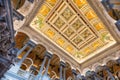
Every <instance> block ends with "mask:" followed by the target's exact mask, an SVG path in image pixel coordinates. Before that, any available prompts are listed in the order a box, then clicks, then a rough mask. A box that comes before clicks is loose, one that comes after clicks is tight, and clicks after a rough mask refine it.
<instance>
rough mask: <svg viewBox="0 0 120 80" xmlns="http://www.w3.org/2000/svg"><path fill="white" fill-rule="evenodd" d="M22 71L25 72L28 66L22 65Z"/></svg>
mask: <svg viewBox="0 0 120 80" xmlns="http://www.w3.org/2000/svg"><path fill="white" fill-rule="evenodd" d="M20 68H21V69H22V70H27V68H28V66H27V65H26V64H25V63H22V65H21V67H20Z"/></svg>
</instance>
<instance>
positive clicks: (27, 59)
mask: <svg viewBox="0 0 120 80" xmlns="http://www.w3.org/2000/svg"><path fill="white" fill-rule="evenodd" d="M26 60H29V61H30V62H31V65H33V63H34V62H33V60H32V59H31V58H28V57H27V58H26Z"/></svg>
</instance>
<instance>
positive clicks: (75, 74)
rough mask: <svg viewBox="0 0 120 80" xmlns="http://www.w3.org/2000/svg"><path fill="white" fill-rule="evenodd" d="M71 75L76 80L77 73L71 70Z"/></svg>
mask: <svg viewBox="0 0 120 80" xmlns="http://www.w3.org/2000/svg"><path fill="white" fill-rule="evenodd" d="M72 74H73V76H74V80H76V79H77V72H76V70H75V69H72Z"/></svg>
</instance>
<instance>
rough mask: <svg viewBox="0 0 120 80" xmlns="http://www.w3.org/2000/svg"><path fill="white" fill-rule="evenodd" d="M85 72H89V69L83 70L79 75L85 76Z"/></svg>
mask: <svg viewBox="0 0 120 80" xmlns="http://www.w3.org/2000/svg"><path fill="white" fill-rule="evenodd" d="M87 71H91V69H90V68H85V69H83V71H82V73H81V74H82V75H85V74H86V72H87Z"/></svg>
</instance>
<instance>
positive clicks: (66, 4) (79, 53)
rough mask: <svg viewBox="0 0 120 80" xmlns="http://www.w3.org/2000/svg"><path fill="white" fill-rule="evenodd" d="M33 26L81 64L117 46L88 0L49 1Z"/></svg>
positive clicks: (40, 10) (41, 9) (32, 23)
mask: <svg viewBox="0 0 120 80" xmlns="http://www.w3.org/2000/svg"><path fill="white" fill-rule="evenodd" d="M30 26H31V27H32V28H33V29H35V30H36V31H38V32H40V33H43V34H44V36H47V37H48V38H49V39H51V42H53V43H55V44H56V46H59V47H61V48H62V49H63V50H64V51H66V52H67V54H69V55H70V56H72V57H73V58H74V59H75V60H76V61H78V62H79V63H81V62H83V61H85V60H87V59H88V58H90V56H93V55H96V54H98V53H100V52H101V51H103V50H105V49H107V48H108V47H110V46H112V45H114V44H115V43H116V41H115V40H114V39H113V37H112V36H111V35H110V33H109V31H108V30H107V29H106V28H105V25H104V24H103V23H102V21H101V20H100V19H99V17H98V16H97V15H96V13H95V12H94V10H93V9H92V8H91V6H90V5H89V4H88V3H87V1H86V0H46V1H45V2H44V4H43V5H42V7H41V8H40V9H39V11H38V13H37V15H36V17H35V18H34V19H33V21H32V22H31V24H30Z"/></svg>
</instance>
